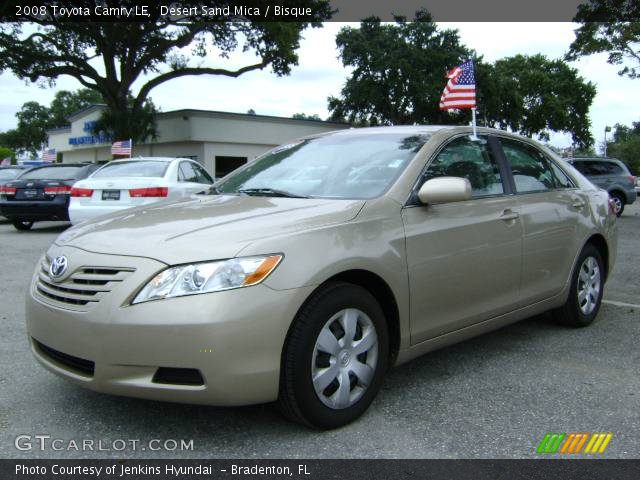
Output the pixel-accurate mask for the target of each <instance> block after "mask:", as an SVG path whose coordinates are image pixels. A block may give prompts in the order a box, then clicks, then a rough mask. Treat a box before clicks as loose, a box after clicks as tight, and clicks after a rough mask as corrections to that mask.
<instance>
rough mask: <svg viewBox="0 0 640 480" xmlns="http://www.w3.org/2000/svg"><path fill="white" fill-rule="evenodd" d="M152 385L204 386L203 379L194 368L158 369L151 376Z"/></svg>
mask: <svg viewBox="0 0 640 480" xmlns="http://www.w3.org/2000/svg"><path fill="white" fill-rule="evenodd" d="M152 381H153V383H162V384H165V385H190V386H201V385H204V379H203V378H202V374H201V373H200V370H196V369H195V368H168V367H160V368H158V370H156V373H155V375H154V376H153V380H152Z"/></svg>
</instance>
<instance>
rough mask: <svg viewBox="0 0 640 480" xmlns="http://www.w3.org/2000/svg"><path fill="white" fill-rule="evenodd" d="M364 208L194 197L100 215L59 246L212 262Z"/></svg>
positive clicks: (346, 203) (353, 203)
mask: <svg viewBox="0 0 640 480" xmlns="http://www.w3.org/2000/svg"><path fill="white" fill-rule="evenodd" d="M363 205H364V200H334V199H307V198H300V199H298V198H279V197H276V198H273V197H256V196H254V197H251V196H237V195H216V196H193V197H191V198H190V199H186V200H182V201H178V202H162V203H157V204H153V205H147V206H144V207H138V208H133V209H128V210H123V211H122V212H119V213H113V214H110V215H107V216H103V217H98V218H97V219H95V220H91V221H88V222H84V223H81V224H79V225H77V226H75V227H72V228H70V229H69V230H67V231H65V232H63V233H62V234H61V235H60V236H59V237H58V239H57V240H56V242H55V243H56V244H57V245H59V246H65V245H69V246H73V247H77V248H81V249H83V250H86V251H90V252H95V253H104V254H114V255H130V256H138V257H147V258H153V259H155V260H159V261H161V262H164V263H167V264H170V265H173V264H179V263H187V262H196V261H205V260H214V259H220V258H230V257H233V256H235V255H237V254H238V253H239V252H240V251H241V250H242V249H244V248H245V247H246V246H247V245H249V244H250V243H252V242H255V241H256V240H259V239H261V238H266V237H271V236H276V235H283V234H287V233H293V232H296V231H301V230H307V229H312V228H317V227H321V226H325V225H331V224H338V223H344V222H347V221H349V220H351V219H353V218H354V217H355V216H356V215H357V214H358V212H359V211H360V209H361V208H362V206H363ZM265 253H274V252H265Z"/></svg>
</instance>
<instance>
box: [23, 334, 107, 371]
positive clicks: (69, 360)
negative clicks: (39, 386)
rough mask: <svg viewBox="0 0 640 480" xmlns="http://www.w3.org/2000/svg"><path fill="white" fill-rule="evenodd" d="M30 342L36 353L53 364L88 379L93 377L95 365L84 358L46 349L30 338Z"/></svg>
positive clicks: (49, 348)
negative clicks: (36, 350) (33, 345)
mask: <svg viewBox="0 0 640 480" xmlns="http://www.w3.org/2000/svg"><path fill="white" fill-rule="evenodd" d="M32 340H33V343H34V344H35V346H36V348H37V349H38V351H39V352H40V353H41V354H42V355H43V356H45V357H47V358H48V359H49V360H53V361H54V362H55V363H59V364H60V365H63V366H64V367H67V368H68V369H69V370H71V371H73V372H75V373H79V374H80V375H88V376H90V377H93V372H94V370H95V366H96V365H95V363H93V362H92V361H91V360H85V359H84V358H78V357H74V356H73V355H68V354H66V353H62V352H59V351H58V350H54V349H53V348H51V347H47V346H46V345H44V344H43V343H40V342H39V341H37V340H36V339H35V338H32Z"/></svg>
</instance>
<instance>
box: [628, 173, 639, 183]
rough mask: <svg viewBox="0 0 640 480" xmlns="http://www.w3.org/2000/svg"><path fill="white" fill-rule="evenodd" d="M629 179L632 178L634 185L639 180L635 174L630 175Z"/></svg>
mask: <svg viewBox="0 0 640 480" xmlns="http://www.w3.org/2000/svg"><path fill="white" fill-rule="evenodd" d="M629 180H631V183H632V184H633V185H635V184H636V181H637V178H636V177H634V176H633V175H629Z"/></svg>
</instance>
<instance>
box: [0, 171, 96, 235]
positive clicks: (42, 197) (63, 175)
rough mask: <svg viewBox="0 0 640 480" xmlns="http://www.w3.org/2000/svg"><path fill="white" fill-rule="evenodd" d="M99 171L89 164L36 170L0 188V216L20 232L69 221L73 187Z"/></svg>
mask: <svg viewBox="0 0 640 480" xmlns="http://www.w3.org/2000/svg"><path fill="white" fill-rule="evenodd" d="M99 167H100V165H95V164H87V163H76V164H73V163H68V164H64V163H63V164H54V165H44V166H40V167H35V168H33V169H31V170H29V171H27V172H25V173H23V174H22V175H20V176H19V177H18V178H16V179H15V180H12V181H9V182H7V183H5V184H4V185H2V186H0V215H2V216H4V217H7V218H8V219H9V220H11V221H12V222H13V226H14V227H15V228H16V229H18V230H29V229H30V228H31V227H32V226H33V224H34V222H40V221H48V220H62V221H68V220H69V212H68V209H69V195H70V194H71V188H72V186H73V184H74V183H75V182H77V181H78V180H82V179H83V178H86V177H88V176H89V175H90V174H91V173H93V172H94V171H95V170H96V169H98V168H99Z"/></svg>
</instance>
